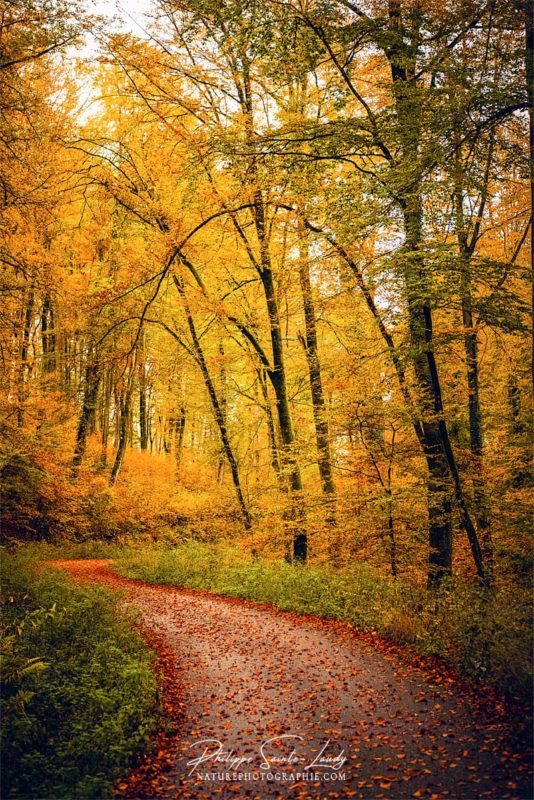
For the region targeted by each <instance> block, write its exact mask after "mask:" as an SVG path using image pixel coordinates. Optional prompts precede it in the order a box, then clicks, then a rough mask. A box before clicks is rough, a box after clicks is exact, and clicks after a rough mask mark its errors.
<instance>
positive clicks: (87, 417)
mask: <svg viewBox="0 0 534 800" xmlns="http://www.w3.org/2000/svg"><path fill="white" fill-rule="evenodd" d="M100 375H101V373H100V367H99V364H98V362H97V360H96V358H95V356H94V355H93V354H90V355H89V356H88V359H87V365H86V368H85V386H84V393H83V402H82V409H81V412H80V419H79V422H78V429H77V432H76V444H75V447H74V458H73V459H72V476H73V478H75V477H76V476H77V474H78V470H79V467H80V464H81V463H82V460H83V456H84V453H85V448H86V444H87V436H88V434H89V430H90V424H91V418H92V417H94V415H95V412H96V403H97V398H98V387H99V384H100Z"/></svg>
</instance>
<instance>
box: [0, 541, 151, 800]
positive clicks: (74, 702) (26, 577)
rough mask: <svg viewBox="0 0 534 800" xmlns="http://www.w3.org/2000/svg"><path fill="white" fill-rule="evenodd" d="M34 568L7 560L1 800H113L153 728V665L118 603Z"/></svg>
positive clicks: (96, 590) (109, 596)
mask: <svg viewBox="0 0 534 800" xmlns="http://www.w3.org/2000/svg"><path fill="white" fill-rule="evenodd" d="M34 557H35V553H34ZM32 561H33V559H29V558H28V557H27V555H23V556H21V555H9V556H5V557H4V559H3V568H2V612H3V615H2V639H1V659H2V678H1V680H2V687H1V688H2V699H1V706H2V729H3V745H2V749H3V758H2V797H5V798H9V797H17V798H83V799H84V800H89V799H90V798H102V797H107V796H108V794H109V787H110V785H111V783H112V782H113V780H114V779H116V778H117V777H119V776H120V775H122V774H124V772H125V771H128V767H129V765H130V764H131V763H132V761H133V759H134V757H135V756H136V754H138V753H139V752H141V751H142V750H143V748H144V747H145V745H146V743H147V741H148V738H149V736H150V735H151V733H152V732H153V731H154V730H155V728H156V726H157V722H158V690H157V683H156V678H155V675H154V672H153V656H152V653H151V651H150V650H149V649H148V648H147V647H146V646H145V644H144V643H143V641H142V639H141V638H140V636H139V634H138V633H137V632H136V631H135V630H134V628H133V619H129V618H128V616H125V612H124V611H123V610H122V609H121V610H119V609H118V607H117V602H118V600H117V596H116V595H112V594H111V593H110V592H108V591H107V590H105V589H103V588H100V587H78V586H74V585H73V584H71V583H70V582H69V581H68V579H67V578H66V577H65V576H63V575H62V574H60V573H59V572H56V571H52V570H49V569H43V570H41V571H40V573H39V574H38V575H36V573H35V563H32Z"/></svg>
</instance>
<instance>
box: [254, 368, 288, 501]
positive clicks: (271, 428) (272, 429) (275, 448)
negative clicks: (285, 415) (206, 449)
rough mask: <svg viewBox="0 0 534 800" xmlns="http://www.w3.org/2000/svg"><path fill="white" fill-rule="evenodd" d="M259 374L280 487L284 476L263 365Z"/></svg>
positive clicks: (273, 464) (271, 449)
mask: <svg viewBox="0 0 534 800" xmlns="http://www.w3.org/2000/svg"><path fill="white" fill-rule="evenodd" d="M256 374H257V376H258V383H259V385H260V391H261V396H262V399H263V408H264V411H265V418H266V420H267V436H268V439H269V450H270V453H271V466H272V468H273V471H274V474H275V475H276V479H277V481H278V485H279V486H280V487H283V486H284V478H283V476H282V468H281V466H280V458H279V455H278V444H277V441H276V428H275V425H274V417H273V412H272V408H271V399H270V397H269V390H268V387H267V380H266V377H265V371H264V370H263V368H262V367H259V368H258V369H257V370H256Z"/></svg>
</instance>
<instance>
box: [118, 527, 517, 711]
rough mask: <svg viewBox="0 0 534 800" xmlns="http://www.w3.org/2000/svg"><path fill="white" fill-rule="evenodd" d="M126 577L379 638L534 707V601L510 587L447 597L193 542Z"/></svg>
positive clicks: (134, 567)
mask: <svg viewBox="0 0 534 800" xmlns="http://www.w3.org/2000/svg"><path fill="white" fill-rule="evenodd" d="M114 569H115V570H116V571H117V572H118V573H119V574H121V575H124V576H127V577H131V578H141V579H143V580H146V581H150V582H154V583H163V584H173V585H178V586H184V587H188V588H194V589H205V590H208V591H210V592H214V593H217V594H223V595H228V596H230V597H240V598H244V599H246V600H253V601H255V602H260V603H270V604H272V605H274V606H277V607H278V608H281V609H285V610H291V611H299V612H303V613H308V614H316V615H318V616H322V617H330V618H334V619H339V620H344V621H346V622H349V623H351V624H352V625H354V626H355V627H357V628H359V629H361V630H375V631H378V632H379V633H380V634H382V635H383V636H385V637H387V638H389V639H390V640H392V641H395V642H398V643H402V644H407V645H409V646H411V647H413V648H414V649H416V650H417V651H418V652H420V653H422V654H424V655H437V656H440V657H442V658H443V659H445V660H446V661H447V662H448V663H450V664H451V665H453V666H454V667H455V668H457V669H458V670H459V671H460V672H461V673H463V674H464V675H467V676H469V677H471V678H474V679H476V680H479V681H484V682H487V683H493V684H494V685H496V686H497V687H499V688H500V689H501V690H503V691H504V692H505V693H506V694H508V695H510V696H517V697H520V698H522V699H523V700H527V702H528V703H530V702H531V686H532V674H531V658H530V654H531V652H532V628H531V625H530V616H531V602H530V596H529V593H528V592H526V591H524V590H523V591H522V590H520V589H518V588H517V587H513V588H507V587H506V586H501V587H498V588H497V591H496V592H495V594H493V595H492V596H488V595H487V594H486V593H484V592H483V591H481V590H480V589H478V588H477V587H476V586H473V585H469V584H467V583H465V582H462V581H459V580H458V581H456V582H451V583H450V584H449V585H448V586H446V587H444V588H443V591H442V592H441V594H440V596H439V597H437V598H436V596H435V595H430V596H429V595H428V593H427V592H426V590H425V588H424V587H423V586H420V585H415V584H413V583H410V582H409V581H408V580H407V579H405V578H403V577H400V578H399V579H397V580H395V581H394V580H392V579H391V578H390V577H387V576H384V575H383V574H380V573H378V572H375V571H373V570H372V569H371V568H369V567H368V566H367V565H365V564H359V565H355V566H354V567H352V568H350V569H346V570H343V571H334V570H331V569H328V568H327V567H318V566H302V565H295V566H293V565H291V564H287V563H285V562H283V561H267V560H262V559H257V560H253V559H252V558H250V557H248V556H247V555H246V554H245V553H243V552H242V551H240V550H238V549H237V548H229V547H222V546H214V545H205V544H200V543H197V542H189V543H186V544H183V545H181V546H179V547H176V548H174V549H172V550H169V549H163V548H147V549H145V550H139V551H137V552H132V553H130V554H129V555H128V556H127V557H126V558H124V559H121V560H119V561H117V562H115V564H114Z"/></svg>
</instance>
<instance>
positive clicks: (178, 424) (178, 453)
mask: <svg viewBox="0 0 534 800" xmlns="http://www.w3.org/2000/svg"><path fill="white" fill-rule="evenodd" d="M185 420H186V410H185V408H184V406H182V407H181V408H180V414H179V416H178V419H177V420H176V421H175V427H174V457H175V461H176V474H177V476H178V477H180V469H181V466H182V453H183V447H184V433H185Z"/></svg>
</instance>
